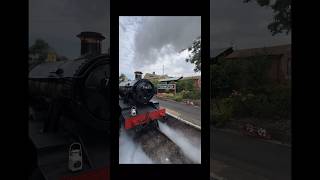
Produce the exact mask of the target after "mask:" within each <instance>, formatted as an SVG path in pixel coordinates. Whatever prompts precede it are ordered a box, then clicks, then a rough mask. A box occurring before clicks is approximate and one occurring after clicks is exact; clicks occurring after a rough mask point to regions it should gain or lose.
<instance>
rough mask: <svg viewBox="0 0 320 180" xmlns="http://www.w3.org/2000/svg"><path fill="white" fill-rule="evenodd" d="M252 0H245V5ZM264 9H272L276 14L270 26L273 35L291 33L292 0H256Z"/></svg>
mask: <svg viewBox="0 0 320 180" xmlns="http://www.w3.org/2000/svg"><path fill="white" fill-rule="evenodd" d="M250 1H252V0H244V2H245V3H247V2H250ZM254 1H256V2H257V3H258V4H259V5H260V6H262V7H270V8H272V10H273V12H274V17H273V22H271V23H270V24H269V25H268V29H269V30H270V31H271V33H272V35H276V34H280V33H282V32H285V33H287V34H288V33H289V32H291V0H275V1H274V3H273V4H271V3H272V1H271V0H254Z"/></svg>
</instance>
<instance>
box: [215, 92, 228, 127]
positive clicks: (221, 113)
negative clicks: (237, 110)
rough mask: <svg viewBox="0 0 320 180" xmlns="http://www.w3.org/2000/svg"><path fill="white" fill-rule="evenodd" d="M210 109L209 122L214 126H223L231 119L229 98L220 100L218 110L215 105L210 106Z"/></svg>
mask: <svg viewBox="0 0 320 180" xmlns="http://www.w3.org/2000/svg"><path fill="white" fill-rule="evenodd" d="M211 107H212V109H211V114H210V115H211V121H212V122H213V124H214V125H215V126H217V127H221V126H224V125H225V124H226V123H227V122H228V121H229V120H230V119H231V118H232V113H233V107H232V102H231V99H230V98H225V99H223V100H221V102H219V108H218V107H217V106H216V105H215V104H212V105H211Z"/></svg>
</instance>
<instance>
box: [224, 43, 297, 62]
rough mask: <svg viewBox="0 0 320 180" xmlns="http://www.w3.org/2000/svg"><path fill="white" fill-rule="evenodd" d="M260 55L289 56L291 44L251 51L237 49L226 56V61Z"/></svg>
mask: <svg viewBox="0 0 320 180" xmlns="http://www.w3.org/2000/svg"><path fill="white" fill-rule="evenodd" d="M260 55H268V56H270V55H275V56H276V55H289V56H291V44H286V45H279V46H271V47H262V48H252V49H239V50H235V51H233V52H232V53H231V54H229V55H228V56H226V57H225V58H226V59H236V58H248V57H253V56H260Z"/></svg>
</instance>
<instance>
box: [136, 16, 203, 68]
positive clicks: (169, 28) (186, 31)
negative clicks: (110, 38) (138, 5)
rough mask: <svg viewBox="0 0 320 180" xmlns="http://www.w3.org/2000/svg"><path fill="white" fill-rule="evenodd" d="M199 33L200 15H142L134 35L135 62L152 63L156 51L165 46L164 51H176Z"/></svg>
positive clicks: (185, 45) (155, 56)
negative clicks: (140, 22)
mask: <svg viewBox="0 0 320 180" xmlns="http://www.w3.org/2000/svg"><path fill="white" fill-rule="evenodd" d="M200 35H201V17H187V16H175V17H168V16H163V17H143V21H142V24H141V26H140V28H139V29H138V31H137V34H136V36H135V58H134V60H135V63H136V64H152V63H153V62H154V60H155V59H156V58H157V55H158V53H156V51H159V50H161V48H164V47H165V48H167V49H166V52H167V51H172V50H174V51H177V52H178V51H180V50H182V49H184V48H187V47H188V46H190V45H191V44H192V41H193V40H194V39H195V38H196V37H198V36H200ZM168 45H169V46H168ZM168 47H170V48H171V49H170V48H169V49H168Z"/></svg>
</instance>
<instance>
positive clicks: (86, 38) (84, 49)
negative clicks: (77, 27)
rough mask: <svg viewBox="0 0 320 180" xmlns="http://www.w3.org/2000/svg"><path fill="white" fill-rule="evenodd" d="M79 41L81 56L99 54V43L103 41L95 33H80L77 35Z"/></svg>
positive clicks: (99, 35)
mask: <svg viewBox="0 0 320 180" xmlns="http://www.w3.org/2000/svg"><path fill="white" fill-rule="evenodd" d="M77 37H78V38H79V39H80V40H81V56H82V55H88V54H101V41H102V40H104V39H105V37H104V36H102V34H100V33H97V32H88V31H87V32H81V33H80V34H78V35H77Z"/></svg>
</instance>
